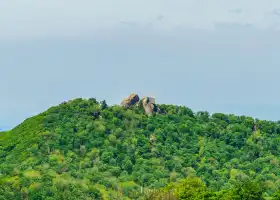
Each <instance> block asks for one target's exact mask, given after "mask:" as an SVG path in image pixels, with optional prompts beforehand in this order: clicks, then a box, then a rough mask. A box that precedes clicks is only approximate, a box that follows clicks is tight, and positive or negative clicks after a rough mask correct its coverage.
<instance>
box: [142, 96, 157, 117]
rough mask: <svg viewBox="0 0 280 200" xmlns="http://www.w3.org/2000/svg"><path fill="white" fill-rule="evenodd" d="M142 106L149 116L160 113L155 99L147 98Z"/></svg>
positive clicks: (143, 100)
mask: <svg viewBox="0 0 280 200" xmlns="http://www.w3.org/2000/svg"><path fill="white" fill-rule="evenodd" d="M142 104H143V107H144V110H145V112H146V114H147V115H152V114H153V113H154V112H158V108H157V106H156V101H155V98H153V97H145V98H143V99H142Z"/></svg>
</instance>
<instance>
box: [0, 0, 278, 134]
mask: <svg viewBox="0 0 280 200" xmlns="http://www.w3.org/2000/svg"><path fill="white" fill-rule="evenodd" d="M279 35H280V1H279V0H265V1H264V0H246V1H244V0H243V1H241V0H234V1H233V0H226V1H225V0H211V1H205V0H172V1H170V0H153V1H148V0H141V1H140V0H118V1H115V0H104V1H97V0H81V1H74V0H67V1H66V0H48V1H34V0H25V1H20V0H13V1H2V2H0V67H1V78H0V91H1V94H2V95H1V99H0V128H2V129H9V128H12V127H14V126H16V125H17V124H19V123H21V122H22V121H23V120H24V119H26V118H27V117H31V116H34V115H36V114H38V113H40V112H42V111H44V110H46V109H47V108H49V107H50V106H54V105H57V104H59V103H61V102H63V101H65V100H69V99H73V98H77V97H84V98H88V97H95V98H97V99H98V100H100V101H101V100H103V99H105V100H106V101H107V102H108V103H109V104H118V103H119V102H120V101H121V100H122V99H123V98H125V97H126V96H128V95H129V94H130V93H137V94H139V95H140V96H146V95H147V96H150V95H153V96H155V97H156V100H157V103H164V104H177V105H185V106H188V107H190V108H191V109H193V110H194V111H200V110H207V111H209V112H211V113H214V112H223V113H232V114H236V115H247V116H253V117H255V118H259V119H267V120H279V119H280V92H279V85H280V78H279V75H280V59H279V52H280V37H279Z"/></svg>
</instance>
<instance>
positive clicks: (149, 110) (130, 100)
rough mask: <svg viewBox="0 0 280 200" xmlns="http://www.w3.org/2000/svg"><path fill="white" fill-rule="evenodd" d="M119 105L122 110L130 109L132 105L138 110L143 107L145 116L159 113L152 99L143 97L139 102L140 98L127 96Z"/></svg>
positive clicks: (132, 95)
mask: <svg viewBox="0 0 280 200" xmlns="http://www.w3.org/2000/svg"><path fill="white" fill-rule="evenodd" d="M120 105H121V106H122V107H124V108H131V107H132V106H134V105H135V106H136V107H138V108H139V107H142V106H143V109H144V110H145V113H146V114H147V115H152V114H153V113H159V112H160V110H159V108H158V107H157V106H156V100H155V98H154V97H144V98H143V99H141V101H140V98H139V96H138V95H137V94H131V95H129V97H127V98H126V99H124V100H123V101H122V102H121V104H120Z"/></svg>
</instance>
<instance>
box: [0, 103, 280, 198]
mask: <svg viewBox="0 0 280 200" xmlns="http://www.w3.org/2000/svg"><path fill="white" fill-rule="evenodd" d="M158 107H159V108H160V110H161V111H162V112H163V113H165V114H154V115H153V116H150V117H149V116H147V115H145V113H144V111H143V109H142V108H137V107H135V108H132V109H124V108H122V107H120V106H107V105H106V102H105V101H103V102H101V103H99V102H97V101H96V100H95V99H93V98H92V99H87V100H86V99H75V100H73V101H69V102H65V103H62V104H60V105H58V106H55V107H52V108H50V109H49V110H47V111H46V112H44V113H41V114H40V115H38V116H35V117H32V118H29V119H27V120H25V121H24V122H23V123H22V124H20V125H18V126H17V127H15V128H14V129H13V130H11V131H8V132H3V133H0V199H1V198H2V199H27V198H28V199H137V198H139V197H141V194H140V191H141V187H144V188H145V187H146V188H162V187H164V186H166V185H167V184H168V183H169V182H173V181H176V180H178V179H181V178H184V177H194V176H199V177H200V178H201V179H202V180H203V181H204V182H205V183H206V185H207V186H208V187H209V188H210V189H212V190H216V191H219V190H223V189H227V188H230V187H231V186H232V185H233V184H234V183H236V182H238V181H240V180H243V179H246V178H250V179H252V180H255V181H257V182H261V183H263V184H262V185H263V186H264V189H265V191H266V193H265V195H267V196H268V195H270V194H272V193H273V192H275V191H277V190H278V189H279V188H280V177H279V175H280V168H279V161H280V159H279V154H280V151H279V150H280V149H279V148H280V147H279V144H280V135H279V134H280V123H277V122H270V121H261V120H256V122H255V120H254V119H253V118H251V117H245V116H234V115H224V114H221V113H216V114H213V115H212V116H210V115H209V114H208V113H207V112H198V113H193V112H192V111H191V110H190V109H189V108H186V107H181V106H173V105H158ZM255 124H256V125H257V129H256V130H254V128H253V127H254V125H255Z"/></svg>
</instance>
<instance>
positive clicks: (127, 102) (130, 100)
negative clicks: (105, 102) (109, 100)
mask: <svg viewBox="0 0 280 200" xmlns="http://www.w3.org/2000/svg"><path fill="white" fill-rule="evenodd" d="M139 101H140V98H139V96H138V95H137V94H131V95H129V97H127V98H126V99H124V100H123V101H122V102H121V106H122V107H124V108H130V107H132V106H134V105H135V104H137V103H138V102H139Z"/></svg>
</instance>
